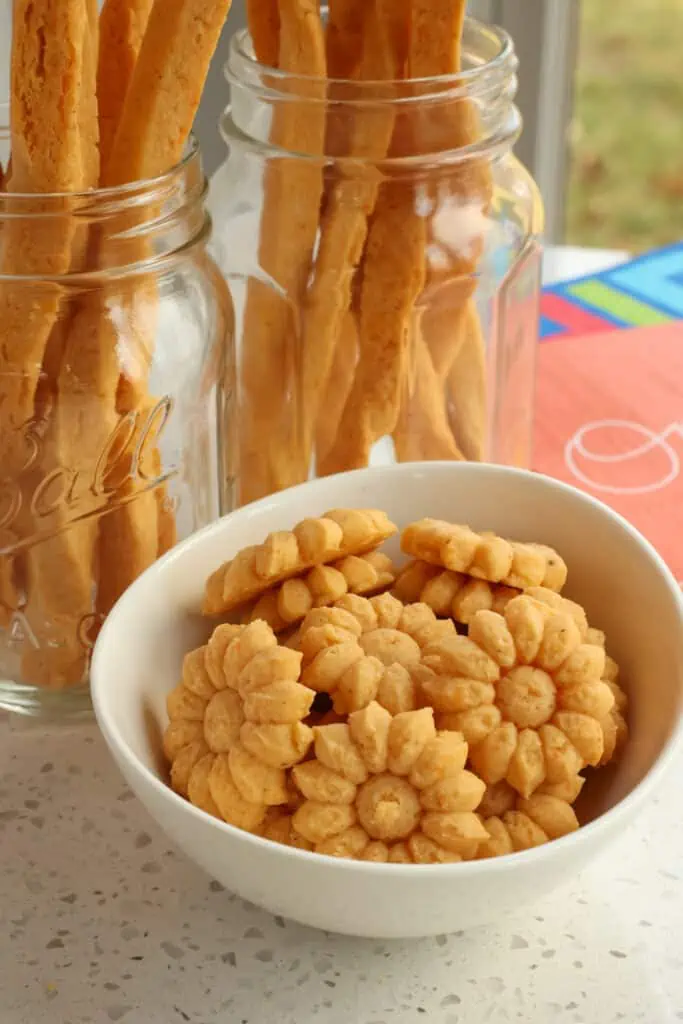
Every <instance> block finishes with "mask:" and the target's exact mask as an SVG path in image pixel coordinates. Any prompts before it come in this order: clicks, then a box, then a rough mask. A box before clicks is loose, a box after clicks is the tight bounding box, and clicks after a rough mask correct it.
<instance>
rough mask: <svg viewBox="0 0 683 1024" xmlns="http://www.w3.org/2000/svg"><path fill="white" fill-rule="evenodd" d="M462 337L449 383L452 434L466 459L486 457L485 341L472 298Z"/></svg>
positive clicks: (479, 460)
mask: <svg viewBox="0 0 683 1024" xmlns="http://www.w3.org/2000/svg"><path fill="white" fill-rule="evenodd" d="M461 330H462V338H461V342H460V344H459V345H458V348H457V351H456V354H455V359H454V360H453V365H452V366H451V368H450V371H449V374H448V381H447V385H446V408H447V411H448V418H449V422H450V425H451V429H452V431H453V436H454V437H455V438H456V441H457V443H458V444H459V445H460V448H461V450H462V453H463V455H464V456H465V458H466V459H469V460H470V461H473V462H481V461H483V459H484V458H485V457H486V433H487V419H488V398H487V387H486V378H487V359H486V344H485V341H484V336H483V334H482V330H481V322H480V320H479V316H478V314H477V309H476V306H475V305H474V303H473V302H468V304H467V306H466V307H465V310H464V312H463V315H462V327H461Z"/></svg>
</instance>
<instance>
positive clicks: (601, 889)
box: [0, 719, 683, 1024]
mask: <svg viewBox="0 0 683 1024" xmlns="http://www.w3.org/2000/svg"><path fill="white" fill-rule="evenodd" d="M0 767H1V768H2V771H1V773H0V852H1V855H2V872H1V873H0V1006H2V1010H1V1011H0V1020H1V1021H2V1024H46V1022H50V1024H86V1022H87V1024H93V1022H94V1024H99V1022H103V1024H109V1022H111V1021H123V1022H124V1024H138V1022H139V1024H183V1022H192V1024H205V1022H210V1021H221V1022H226V1024H267V1022H270V1021H277V1024H307V1022H309V1021H310V1022H313V1024H409V1022H414V1021H415V1022H419V1021H420V1020H422V1019H426V1020H429V1021H434V1022H437V1024H498V1022H500V1024H503V1022H509V1021H510V1022H518V1021H523V1022H527V1024H550V1022H551V1021H552V1022H553V1024H612V1022H616V1021H627V1022H630V1021H645V1022H647V1024H669V1022H674V1021H678V1020H683V950H681V943H680V922H681V921H682V920H683V816H682V814H681V811H682V809H683V801H682V799H681V796H680V782H679V778H680V775H678V773H677V772H676V771H674V773H673V777H670V778H669V780H668V783H667V788H666V790H665V791H664V792H663V793H662V795H661V797H660V799H659V800H658V802H657V803H656V804H655V805H653V806H652V807H651V808H650V809H649V810H648V812H647V813H646V814H645V815H643V817H642V820H641V821H640V823H639V825H638V827H637V828H636V829H634V830H633V831H631V832H630V833H629V834H628V835H627V836H625V837H624V839H623V840H622V841H621V842H620V844H619V845H618V846H616V847H614V848H613V849H612V850H611V851H610V853H609V854H607V855H606V856H605V857H603V859H602V860H601V861H599V862H597V863H596V864H595V865H594V866H593V867H591V868H590V869H589V870H588V871H587V872H586V873H585V874H583V875H582V876H581V877H578V878H569V879H567V884H566V885H565V887H564V888H563V889H562V890H561V891H558V892H556V893H555V894H554V895H553V896H551V897H550V898H546V899H544V900H543V901H541V902H540V903H538V905H537V906H536V907H534V908H533V909H532V910H531V911H528V912H524V913H522V914H520V915H519V917H518V918H516V919H514V918H513V919H511V920H508V921H505V922H504V923H502V924H501V925H500V927H497V928H486V929H479V930H475V931H472V932H468V933H466V934H455V935H451V936H441V937H439V938H437V939H434V940H423V941H419V942H406V943H377V942H369V941H358V940H353V939H348V938H340V937H337V936H331V935H326V934H323V933H318V932H313V931H309V930H307V929H305V928H302V927H299V926H298V925H294V924H290V923H289V922H287V921H283V920H281V919H278V918H272V917H270V916H269V915H268V914H266V913H263V912H262V911H260V910H257V909H256V908H254V907H252V906H250V905H248V904H245V903H243V902H242V901H241V900H239V899H237V898H236V897H234V896H231V895H230V894H229V893H228V892H225V891H224V890H223V889H222V888H221V887H220V886H219V885H217V884H216V883H214V882H211V881H210V880H209V879H208V878H206V877H205V876H204V875H203V874H202V873H201V872H200V871H199V870H198V869H197V868H195V867H193V865H192V864H189V863H188V862H187V861H186V860H185V859H184V858H183V857H182V856H181V855H179V854H176V853H175V852H174V851H173V850H171V849H169V846H168V843H167V841H166V839H165V838H164V836H163V835H162V834H161V832H160V831H159V830H158V829H157V828H156V826H155V824H154V822H153V821H151V820H150V819H149V817H148V816H147V814H146V812H145V811H144V810H143V809H142V807H141V806H140V805H139V804H138V803H137V801H136V799H135V798H134V797H133V796H132V794H131V793H130V792H129V791H128V790H127V789H126V788H125V786H124V784H123V782H122V780H121V778H120V776H119V774H118V770H117V769H116V767H115V766H114V764H113V762H112V761H111V760H110V758H109V755H108V753H107V751H106V750H105V747H104V743H103V742H102V740H101V739H100V737H99V735H98V733H97V730H96V727H95V726H94V725H85V726H79V727H70V728H57V727H52V728H46V727H44V726H39V725H33V724H30V723H29V724H26V723H23V722H21V721H15V722H11V723H10V722H8V721H7V720H4V719H0ZM680 770H681V771H683V763H681V766H680ZM677 775H678V777H677Z"/></svg>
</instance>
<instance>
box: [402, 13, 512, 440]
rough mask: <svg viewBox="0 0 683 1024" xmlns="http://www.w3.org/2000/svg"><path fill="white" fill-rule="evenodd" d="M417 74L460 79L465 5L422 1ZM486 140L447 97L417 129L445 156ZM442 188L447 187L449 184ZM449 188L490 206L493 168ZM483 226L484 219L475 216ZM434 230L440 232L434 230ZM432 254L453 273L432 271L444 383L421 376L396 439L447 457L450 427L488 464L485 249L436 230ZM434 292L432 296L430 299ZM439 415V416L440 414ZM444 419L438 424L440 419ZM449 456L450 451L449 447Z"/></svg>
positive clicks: (452, 177)
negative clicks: (449, 402)
mask: <svg viewBox="0 0 683 1024" xmlns="http://www.w3.org/2000/svg"><path fill="white" fill-rule="evenodd" d="M412 15H413V19H412V36H411V48H410V57H409V69H410V74H411V76H412V77H413V78H418V79H419V78H423V77H425V76H428V75H453V74H457V73H458V72H459V71H460V70H461V37H462V30H463V24H464V16H465V4H464V3H463V2H456V3H453V2H452V0H414V2H413V6H412ZM478 134H479V124H478V118H477V113H476V110H475V108H474V105H473V104H472V102H471V100H469V99H463V100H462V101H460V102H458V103H457V104H456V103H454V101H453V99H452V97H450V96H448V95H446V98H445V102H444V104H443V105H441V106H439V105H438V104H436V105H433V109H432V110H431V111H430V112H428V113H424V112H423V113H422V114H421V116H420V118H419V121H418V123H417V125H416V141H417V145H418V146H419V150H420V152H425V153H431V152H440V151H442V150H444V149H446V148H459V147H462V146H466V145H468V144H471V143H472V142H473V141H474V140H475V139H476V138H477V136H478ZM435 187H437V188H440V189H443V182H438V183H436V185H435ZM446 187H447V188H448V190H449V191H450V192H451V193H452V195H453V196H454V197H455V198H457V200H458V202H459V203H460V204H461V205H462V208H463V217H466V216H467V211H468V208H471V209H472V210H474V211H476V210H477V209H480V208H482V207H483V208H486V207H487V206H488V203H489V202H490V198H491V191H492V183H491V177H490V172H489V168H488V166H487V165H486V164H485V163H484V162H483V161H481V160H470V161H466V162H464V163H463V164H461V165H460V166H458V167H457V169H455V170H453V171H450V172H449V173H448V174H447V177H446ZM473 219H474V221H475V223H476V217H475V218H473ZM432 231H433V226H432ZM433 234H434V235H435V237H433V238H430V249H432V250H438V251H439V253H440V255H441V256H443V258H444V262H445V263H446V265H447V269H446V270H440V271H438V272H435V271H434V270H433V268H431V269H429V270H428V287H427V294H426V296H425V313H424V316H423V319H422V324H421V328H422V330H421V334H422V338H424V340H426V342H427V344H428V346H429V352H430V354H431V357H432V361H433V363H434V368H435V371H436V379H435V380H434V379H433V375H432V374H430V373H429V372H428V371H426V370H423V373H424V380H423V379H422V377H421V375H416V379H415V388H414V389H413V390H412V391H411V390H410V389H409V388H406V391H405V394H404V407H403V411H402V416H401V419H400V421H399V426H398V429H397V432H396V435H395V439H394V440H395V443H396V447H397V453H398V454H399V458H400V459H416V458H431V459H434V458H443V457H445V456H444V451H445V449H444V446H443V426H444V421H445V425H446V426H447V428H449V432H451V431H452V433H453V434H454V440H455V444H456V446H457V449H458V451H459V452H461V457H462V455H464V456H465V457H466V458H471V459H480V458H482V457H483V448H484V442H485V433H486V353H485V346H484V340H483V337H482V333H481V327H480V325H479V321H478V316H477V312H476V308H475V307H474V305H473V303H472V301H471V296H472V293H473V291H474V273H475V270H476V264H477V261H478V257H479V253H480V251H481V239H480V238H478V237H477V236H476V235H474V236H473V237H471V238H469V239H466V240H465V243H464V244H463V246H462V251H459V252H457V253H454V252H452V251H449V247H448V246H444V245H443V244H442V243H441V242H440V239H439V237H438V231H433ZM430 292H432V295H431V296H430V294H429V293H430ZM414 345H415V349H416V354H415V360H416V362H417V363H418V366H420V365H422V366H423V365H424V362H425V360H424V353H423V351H422V348H423V341H422V339H421V338H416V339H415V342H414ZM456 362H457V363H458V371H455V370H453V374H452V377H451V388H450V390H451V392H453V391H454V392H455V400H454V404H457V408H454V407H452V408H451V409H450V410H449V416H448V418H446V416H445V415H442V410H443V409H444V405H445V391H446V383H447V380H448V379H449V375H450V374H451V369H452V368H453V367H454V364H455V363H456ZM435 409H438V414H435ZM435 417H436V420H437V422H436V424H434V423H433V422H432V421H433V420H434V419H435ZM446 450H447V449H446Z"/></svg>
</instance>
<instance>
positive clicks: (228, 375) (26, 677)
mask: <svg viewBox="0 0 683 1024" xmlns="http://www.w3.org/2000/svg"><path fill="white" fill-rule="evenodd" d="M7 138H8V136H7V132H5V133H4V134H1V135H0V161H2V163H3V165H4V166H7V149H6V147H7ZM3 143H4V147H5V151H4V152H3V150H2V146H3ZM10 188H11V180H10ZM205 193H206V181H205V177H204V174H203V172H202V167H201V161H200V157H199V153H198V151H197V148H196V146H195V145H194V143H192V144H191V146H190V147H189V151H188V153H187V155H186V157H185V158H184V160H183V161H182V162H181V163H180V164H179V165H178V166H177V167H175V168H174V169H173V170H171V171H169V173H168V174H166V175H164V176H163V177H160V178H158V179H156V180H154V181H145V182H138V183H135V184H132V185H128V186H125V187H122V188H117V189H111V190H101V191H93V192H89V193H84V194H82V195H49V196H46V195H19V194H13V193H11V191H8V192H4V193H2V192H0V707H4V708H6V709H12V710H16V711H20V712H24V713H27V714H40V713H47V714H52V713H54V714H56V715H60V714H77V713H80V712H82V711H85V710H87V709H88V707H89V701H88V685H87V684H88V666H89V657H90V652H91V648H92V645H93V642H94V638H95V637H96V635H97V632H98V630H99V627H100V625H101V623H102V621H103V619H104V617H105V616H106V615H107V613H108V611H109V610H110V609H111V607H112V605H113V604H114V602H115V601H116V600H117V598H118V597H119V596H120V594H121V593H122V592H123V590H124V589H125V588H126V587H127V586H128V585H129V584H130V583H132V581H133V580H134V579H135V577H136V576H138V575H139V574H140V573H141V572H142V571H143V570H144V569H145V568H147V566H149V565H150V564H151V563H152V562H153V561H154V560H155V559H156V558H157V557H159V556H160V555H162V554H164V552H166V551H167V550H168V549H169V548H170V547H171V546H172V545H173V544H174V543H175V541H176V538H178V537H183V536H185V535H187V534H189V533H190V532H192V531H194V530H196V529H197V528H198V527H200V526H202V525H205V524H207V523H209V522H211V521H212V520H214V519H215V518H217V517H218V516H219V515H220V513H221V511H222V509H223V507H224V504H225V502H224V498H223V494H224V487H223V479H224V474H223V470H222V459H223V447H224V446H223V444H222V438H223V436H225V434H226V432H227V431H228V428H229V423H228V421H229V417H230V408H231V405H230V403H231V394H232V391H233V388H232V377H233V376H234V368H233V367H232V365H231V359H232V356H231V353H232V351H233V346H232V339H233V319H232V307H231V304H230V296H229V293H228V291H227V288H226V286H225V282H224V280H223V278H222V277H221V275H220V274H219V273H218V271H217V268H216V267H215V264H214V263H213V261H212V259H211V258H210V257H209V255H208V254H207V250H206V242H207V237H208V234H209V218H208V216H207V213H206V209H205V203H204V201H205Z"/></svg>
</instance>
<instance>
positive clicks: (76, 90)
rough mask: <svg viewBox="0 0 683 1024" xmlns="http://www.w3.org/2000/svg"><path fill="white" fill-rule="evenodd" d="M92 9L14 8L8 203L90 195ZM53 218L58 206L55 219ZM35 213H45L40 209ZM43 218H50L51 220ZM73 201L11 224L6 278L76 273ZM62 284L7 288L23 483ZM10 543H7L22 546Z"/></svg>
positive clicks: (0, 371) (5, 312)
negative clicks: (16, 197)
mask: <svg viewBox="0 0 683 1024" xmlns="http://www.w3.org/2000/svg"><path fill="white" fill-rule="evenodd" d="M87 10H88V8H87V6H86V3H85V0H64V2H63V3H60V4H54V3H50V2H49V0H30V2H29V0H16V2H15V4H14V11H13V14H14V35H13V46H12V65H11V75H10V119H11V144H12V171H11V178H10V180H9V182H8V185H7V189H8V192H9V193H12V192H25V193H35V194H36V195H38V194H40V193H45V192H47V193H54V192H80V191H82V190H83V189H84V188H86V187H87V186H88V181H87V177H86V175H87V168H88V166H89V165H90V158H89V156H88V154H87V153H84V152H83V145H84V143H83V140H82V128H81V124H82V120H83V112H84V109H85V106H86V103H85V100H84V90H85V88H86V82H85V78H86V75H87V68H88V56H87V50H88V46H89V31H90V23H89V20H88V16H87ZM54 208H55V204H54V201H53V202H52V205H51V206H50V209H51V210H53V209H54ZM31 209H32V212H33V213H34V214H38V213H39V212H40V211H41V204H40V200H39V199H36V202H35V205H34V206H32V208H31ZM44 212H45V211H44ZM68 212H69V207H68V201H66V200H65V203H64V209H63V211H60V212H59V213H58V214H57V215H55V216H54V217H49V218H47V217H43V218H42V219H40V220H39V219H38V217H36V218H35V220H33V219H32V218H31V217H30V216H17V217H16V218H8V220H7V222H6V224H5V226H4V229H3V232H2V237H1V239H0V276H2V275H6V276H7V277H9V278H11V277H12V276H13V275H15V276H17V277H19V278H23V277H34V276H35V277H37V278H41V277H60V276H62V275H64V274H66V273H67V272H68V270H69V266H70V263H71V244H72V241H73V238H74V235H75V232H76V223H75V220H74V221H71V220H70V219H69V217H68ZM61 300H62V295H61V290H60V289H59V287H58V286H57V285H56V284H53V283H49V282H48V281H45V282H44V283H43V284H42V285H41V287H40V288H38V287H36V286H34V285H30V284H26V283H22V282H19V283H17V282H15V281H12V280H5V281H0V381H1V382H2V392H3V400H2V402H0V465H1V466H2V470H3V475H5V476H6V477H7V478H12V479H18V478H19V476H20V474H22V473H23V472H25V471H26V470H27V469H28V468H29V466H30V464H31V461H32V459H33V457H34V448H33V443H32V440H31V437H32V434H31V429H30V423H31V421H32V420H33V415H34V400H35V396H36V389H37V387H38V381H39V377H40V372H41V366H42V360H43V356H44V353H45V349H46V346H47V343H48V339H49V337H50V333H51V331H52V329H53V327H54V325H55V322H56V320H57V316H58V314H59V310H60V305H61ZM16 540H17V537H16V536H13V535H11V534H9V535H8V536H7V537H6V538H5V540H4V541H3V543H11V542H13V541H16ZM14 570H15V559H13V558H11V557H8V556H3V557H2V560H1V561H0V609H1V610H0V621H2V622H3V623H4V624H7V622H8V621H9V618H10V615H11V613H12V610H13V609H15V608H16V607H17V606H18V603H19V592H18V590H17V587H16V580H15V575H14Z"/></svg>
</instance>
